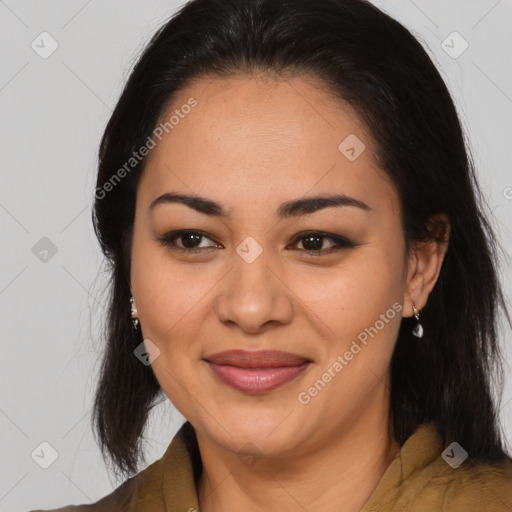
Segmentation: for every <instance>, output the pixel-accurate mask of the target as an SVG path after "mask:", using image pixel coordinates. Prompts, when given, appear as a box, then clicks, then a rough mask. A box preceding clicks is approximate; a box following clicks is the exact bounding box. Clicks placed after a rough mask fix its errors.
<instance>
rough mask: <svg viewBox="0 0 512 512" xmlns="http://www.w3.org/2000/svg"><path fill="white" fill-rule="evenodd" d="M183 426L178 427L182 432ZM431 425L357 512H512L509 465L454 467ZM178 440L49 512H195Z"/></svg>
mask: <svg viewBox="0 0 512 512" xmlns="http://www.w3.org/2000/svg"><path fill="white" fill-rule="evenodd" d="M184 427H185V425H184V426H183V427H182V428H181V431H183V430H184ZM443 450H444V447H443V446H442V444H441V440H440V437H439V435H438V433H437V431H436V429H435V428H434V427H433V425H432V424H425V425H422V426H421V427H419V428H418V429H417V430H416V431H415V432H414V434H413V435H411V436H410V437H409V438H408V439H407V441H406V442H405V443H404V445H403V446H402V449H401V451H400V454H399V456H398V457H397V458H396V459H395V460H394V461H393V462H392V463H391V464H390V465H389V467H388V468H387V469H386V471H385V472H384V475H383V476H382V478H381V479H380V481H379V483H378V485H377V487H376V488H375V490H374V491H373V493H372V494H371V496H370V498H369V499H368V501H367V502H366V504H365V505H364V506H363V508H362V509H361V511H360V512H399V511H402V512H438V511H450V512H505V511H506V512H511V511H512V463H510V462H503V463H499V464H497V463H496V464H483V465H480V466H475V467H472V466H471V465H469V464H468V460H466V461H465V462H462V464H461V465H460V466H459V467H457V468H455V469H454V468H452V465H456V464H455V463H452V464H451V465H450V464H448V462H446V460H449V461H450V459H452V460H456V458H455V457H453V455H454V452H453V451H448V452H447V453H445V458H446V460H445V458H443V457H442V454H443ZM192 460H193V459H192V458H191V456H190V455H189V451H188V449H187V446H186V444H185V442H184V440H183V439H182V438H181V436H180V435H178V434H177V435H176V436H175V437H174V439H173V440H172V442H171V443H170V445H169V447H168V448H167V450H166V452H165V453H164V455H163V456H162V457H161V458H160V459H159V460H157V461H156V462H154V463H153V464H151V465H149V466H148V467H147V468H146V469H144V470H143V471H141V472H139V473H138V474H137V475H135V476H134V477H132V478H130V479H128V480H127V481H125V482H124V483H123V484H122V485H121V486H119V487H118V488H117V489H116V490H114V491H113V492H112V493H111V494H109V495H108V496H106V497H104V498H103V499H101V500H99V501H97V502H96V503H93V504H88V505H78V506H68V507H64V508H59V509H55V510H54V511H52V512H57V510H58V512H86V511H88V512H103V511H105V512H107V511H109V512H112V511H116V512H117V511H123V512H164V511H165V512H197V511H199V505H198V500H197V492H196V485H195V480H194V468H195V471H196V477H197V470H198V468H197V464H196V465H195V466H194V464H193V462H192ZM32 512H43V511H32Z"/></svg>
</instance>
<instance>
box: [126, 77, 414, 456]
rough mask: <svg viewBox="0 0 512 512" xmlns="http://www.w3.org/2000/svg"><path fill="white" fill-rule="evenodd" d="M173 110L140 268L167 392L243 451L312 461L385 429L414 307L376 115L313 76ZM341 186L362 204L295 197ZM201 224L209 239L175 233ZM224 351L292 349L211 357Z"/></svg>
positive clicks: (220, 91) (239, 89) (137, 290)
mask: <svg viewBox="0 0 512 512" xmlns="http://www.w3.org/2000/svg"><path fill="white" fill-rule="evenodd" d="M190 98H193V100H190ZM194 100H195V101H196V102H197V104H195V102H194ZM184 105H194V106H193V107H191V108H187V107H183V106H184ZM176 110H177V111H178V112H176ZM172 115H174V116H175V117H174V119H173V121H172V128H169V127H170V126H171V125H170V124H168V125H167V131H168V133H166V131H165V130H163V134H164V136H163V137H161V140H159V139H158V138H154V140H155V142H156V146H155V147H153V148H152V149H151V150H150V154H149V156H148V160H147V165H146V168H145V170H144V173H143V176H142V177H141V181H140V185H139V188H138V192H137V206H136V215H135V225H134V238H133V253H132V267H131V285H132V292H133V295H134V297H135V300H136V305H137V309H138V316H139V319H140V323H141V328H142V333H143V337H144V339H149V340H151V342H152V343H153V344H154V345H156V347H158V349H159V351H160V353H159V355H158V357H156V359H155V360H154V361H153V363H152V368H153V370H154V372H155V375H156V377H157V379H158V381H159V383H160V385H161V387H162V389H163V391H164V392H165V394H166V395H167V396H168V398H169V399H170V400H171V401H172V403H173V404H174V405H175V406H176V407H177V408H178V410H179V411H180V412H181V413H182V414H183V416H185V417H186V418H187V419H188V420H189V421H190V422H191V423H192V424H193V425H194V427H195V428H196V430H197V433H198V436H201V437H202V438H208V439H210V440H211V441H214V442H215V443H216V445H220V446H222V447H224V448H226V449H228V450H230V451H233V452H238V451H240V450H241V452H244V450H245V451H246V452H248V453H249V452H251V453H253V455H254V453H261V454H267V455H272V454H283V453H286V452H287V451H288V450H295V451H297V450H301V451H302V452H304V453H305V452H307V451H308V450H314V449H315V447H318V446H319V445H321V444H322V443H325V442H326V441H327V440H332V439H334V438H335V437H336V436H339V434H340V433H341V432H347V431H348V430H349V429H352V432H356V431H357V429H360V430H361V431H363V430H364V429H367V428H375V425H376V424H377V423H378V422H382V418H383V417H387V416H386V415H387V413H388V409H389V405H388V402H389V396H388V393H389V387H388V377H389V366H388V365H389V361H390V357H391V354H392V351H393V347H394V344H395V341H396V338H397V333H398V329H399V326H400V321H401V318H402V315H403V314H405V316H410V314H408V313H409V311H408V310H410V303H409V302H407V300H406V298H407V297H408V294H407V284H408V279H409V278H408V271H407V270H408V266H407V261H406V260H405V245H404V243H405V242H404V236H403V231H402V226H401V217H400V216H401V210H400V203H399V200H398V196H397V192H396V190H395V188H394V187H393V185H392V184H391V183H390V181H389V179H388V178H387V177H386V175H385V174H384V172H383V171H381V170H379V168H378V166H377V164H376V159H375V158H374V151H375V149H376V148H375V144H374V142H373V141H372V140H371V138H370V137H369V135H368V134H367V132H366V131H365V127H364V125H363V124H362V122H361V121H360V119H359V118H358V117H357V116H356V115H355V114H354V112H353V111H352V110H351V109H350V108H349V107H348V106H346V105H344V104H343V103H342V102H341V101H339V100H336V99H334V98H332V97H330V96H329V95H328V94H327V93H326V92H324V91H323V90H322V89H320V88H319V87H318V86H315V85H313V83H312V82H310V81H304V80H303V79H299V78H295V79H290V80H287V81H285V80H282V81H274V80H267V81H262V80H261V79H257V78H252V79H251V78H247V77H237V78H230V79H212V80H206V79H204V80H198V81H195V82H193V83H192V84H190V85H189V86H188V87H187V88H186V89H184V90H182V91H181V92H180V93H179V95H177V96H176V97H175V98H174V101H173V103H172V108H169V110H168V112H166V115H165V116H163V119H164V121H167V120H169V119H170V118H171V116H172ZM177 119H178V121H176V120H177ZM160 132H162V130H160ZM160 132H158V133H160ZM163 194H179V195H187V196H198V197H201V198H202V199H203V200H206V201H209V202H212V203H215V204H216V205H217V206H216V207H211V205H209V208H207V211H206V212H205V211H204V210H205V208H204V205H203V208H202V210H203V211H198V210H197V209H195V208H194V207H192V206H191V204H192V203H190V205H188V206H187V205H186V204H184V203H183V202H180V201H171V200H168V201H165V200H163V199H160V200H159V201H158V202H157V203H154V202H155V200H156V199H157V198H159V197H161V196H162V195H163ZM333 196H346V197H347V198H350V199H347V200H346V201H345V202H343V201H340V202H338V204H337V205H335V204H334V202H333V203H331V204H329V203H327V202H326V201H325V200H324V199H319V200H318V201H316V202H313V203H304V205H303V207H301V206H300V203H299V205H297V206H296V207H294V206H293V203H295V202H300V201H305V200H308V199H310V198H329V197H333ZM152 204H153V206H152ZM196 204H199V205H201V204H202V203H196ZM207 206H208V205H207ZM198 208H199V209H201V208H200V207H199V206H198ZM217 209H218V211H217ZM189 230H194V231H200V232H201V233H203V235H202V236H194V233H188V234H187V233H185V234H184V236H180V235H179V234H178V236H174V238H173V237H172V236H171V235H169V236H168V237H167V239H168V243H167V244H165V243H163V242H162V241H161V239H164V238H165V237H166V236H167V235H168V234H169V233H172V232H177V231H189ZM314 232H322V233H324V234H323V235H322V234H320V233H316V234H315V233H314ZM325 234H327V235H325ZM196 235H197V233H196ZM329 237H331V238H329ZM180 248H181V249H182V251H180V250H179V249H180ZM187 249H188V252H186V250H187ZM308 251H309V252H308ZM312 253H313V254H312ZM403 305H404V310H403V311H402V306H403ZM406 307H407V308H406ZM228 350H244V351H251V352H253V351H262V350H272V351H282V352H287V353H290V354H293V355H294V356H295V357H290V358H289V359H287V360H286V361H285V359H286V357H284V358H283V357H282V355H281V356H275V354H274V356H272V355H271V359H272V361H271V362H269V361H268V360H264V361H260V360H258V359H257V358H255V357H254V354H246V355H245V356H242V357H238V358H236V357H235V358H233V357H227V359H223V360H222V359H216V361H217V363H218V364H217V365H215V364H212V361H213V360H214V359H215V357H214V356H215V354H218V353H220V352H223V351H228ZM228 356H229V354H228ZM251 363H252V364H253V366H256V367H258V368H247V367H246V366H247V365H250V364H251ZM241 366H245V368H242V367H241ZM270 367H272V368H270ZM269 368H270V369H269ZM247 443H250V444H247Z"/></svg>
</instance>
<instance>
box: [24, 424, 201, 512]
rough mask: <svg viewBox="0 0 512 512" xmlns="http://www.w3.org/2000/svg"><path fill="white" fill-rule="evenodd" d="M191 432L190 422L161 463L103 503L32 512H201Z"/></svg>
mask: <svg viewBox="0 0 512 512" xmlns="http://www.w3.org/2000/svg"><path fill="white" fill-rule="evenodd" d="M190 429H191V427H190V425H189V424H188V422H187V423H185V425H183V426H182V428H181V429H180V430H179V431H178V432H177V434H176V435H175V436H174V438H173V439H172V441H171V443H170V444H169V446H168V447H167V450H166V451H165V453H164V454H163V456H162V457H161V458H160V459H158V460H157V461H155V462H153V464H151V465H149V466H148V467H147V468H145V469H144V470H143V471H141V472H139V473H137V474H136V475H135V476H133V477H132V478H129V479H128V480H126V481H125V482H124V483H122V484H121V485H120V486H119V487H117V488H116V489H115V490H114V491H113V492H112V493H111V494H109V495H108V496H105V497H104V498H102V499H101V500H99V501H97V502H95V503H90V504H86V505H70V506H67V507H62V508H57V509H52V510H32V511H30V512H112V511H114V510H116V511H117V510H122V511H123V512H140V511H141V510H143V511H144V512H160V511H162V510H181V509H183V510H189V509H194V508H195V509H198V508H199V506H198V504H197V496H196V489H195V482H194V469H197V468H194V461H193V459H192V458H191V456H190V453H189V449H188V447H187V435H190V432H189V431H190ZM191 505H192V506H191Z"/></svg>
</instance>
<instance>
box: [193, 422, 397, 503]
mask: <svg viewBox="0 0 512 512" xmlns="http://www.w3.org/2000/svg"><path fill="white" fill-rule="evenodd" d="M361 425H362V424H361V422H357V424H354V425H353V426H351V427H349V428H348V429H347V430H346V431H344V430H342V431H343V432H344V434H343V436H336V437H335V438H334V439H333V440H331V442H330V443H325V442H324V439H320V440H319V441H318V443H316V445H315V446H313V445H312V449H311V450H309V452H308V453H307V454H306V453H301V454H299V455H297V456H295V455H293V456H289V455H288V456H286V457H284V456H283V457H262V458H261V459H260V460H259V461H258V462H257V463H256V464H255V465H253V466H251V467H248V466H245V465H244V464H241V463H240V459H239V458H238V457H237V456H236V454H233V453H232V452H228V451H227V450H222V449H219V448H218V446H217V447H213V443H208V441H207V440H206V439H204V438H202V436H199V437H198V442H199V447H200V450H201V457H202V460H203V472H202V475H201V477H200V480H199V485H198V498H199V506H200V510H201V512H213V511H218V510H222V511H225V512H230V511H234V510H240V509H242V510H244V511H246V512H260V511H276V512H277V511H282V510H290V511H301V512H303V511H304V510H322V511H325V512H330V511H339V510H343V511H344V512H358V511H359V510H360V509H361V508H362V507H363V506H364V504H365V503H366V501H367V500H368V499H369V497H370V495H371V494H372V492H373V491H374V489H375V488H376V486H377V484H378V483H379V481H380V479H381V478H382V475H383V474H384V472H385V471H386V469H387V468H388V467H389V465H390V464H391V462H392V461H393V460H394V459H395V458H396V457H397V456H398V454H399V452H400V445H399V444H398V443H396V441H395V440H394V438H393V436H392V434H391V429H390V428H389V427H388V425H389V421H388V422H386V421H382V422H375V421H374V422H371V423H370V425H373V426H372V427H368V426H367V425H368V423H366V424H364V425H365V426H361ZM374 425H378V427H376V426H374ZM319 437H322V436H319Z"/></svg>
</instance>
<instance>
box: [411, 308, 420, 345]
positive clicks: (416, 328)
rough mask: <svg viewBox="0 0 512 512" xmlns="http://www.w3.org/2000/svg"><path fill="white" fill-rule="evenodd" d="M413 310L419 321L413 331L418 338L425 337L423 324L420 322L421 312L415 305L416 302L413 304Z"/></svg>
mask: <svg viewBox="0 0 512 512" xmlns="http://www.w3.org/2000/svg"><path fill="white" fill-rule="evenodd" d="M412 310H413V311H414V317H415V318H416V321H417V322H418V323H417V324H416V326H415V327H414V329H413V330H412V333H413V335H414V336H416V338H423V325H421V324H420V313H419V311H418V310H417V309H416V308H415V307H414V304H413V306H412Z"/></svg>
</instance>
